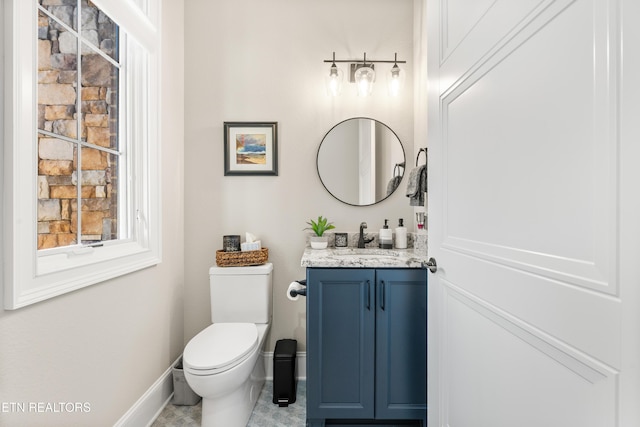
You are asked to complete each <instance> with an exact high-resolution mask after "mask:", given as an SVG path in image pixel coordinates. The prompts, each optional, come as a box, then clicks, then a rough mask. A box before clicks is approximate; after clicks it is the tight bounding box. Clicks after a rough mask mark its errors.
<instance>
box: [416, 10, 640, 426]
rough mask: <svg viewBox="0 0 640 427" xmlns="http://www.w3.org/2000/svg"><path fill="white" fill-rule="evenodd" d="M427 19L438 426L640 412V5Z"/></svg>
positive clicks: (606, 419)
mask: <svg viewBox="0 0 640 427" xmlns="http://www.w3.org/2000/svg"><path fill="white" fill-rule="evenodd" d="M426 17H427V37H428V49H427V50H428V86H429V91H428V95H429V110H428V125H429V133H428V135H429V137H428V146H429V255H430V256H432V257H434V258H435V259H436V261H437V264H438V267H439V269H438V271H437V272H436V273H435V274H430V276H429V284H430V286H429V304H430V305H429V325H428V326H429V405H428V408H429V409H428V415H429V426H430V427H440V426H448V427H555V426H557V427H591V426H593V427H595V426H598V427H614V426H618V427H638V426H640V415H639V412H640V378H639V376H640V371H639V366H640V267H639V266H640V227H639V225H638V224H640V202H639V200H640V130H639V126H640V108H639V105H640V84H639V82H640V59H639V58H640V31H639V28H640V1H638V0H555V1H554V0H433V1H432V0H427V12H426ZM623 42H624V55H623Z"/></svg>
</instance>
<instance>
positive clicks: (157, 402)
mask: <svg viewBox="0 0 640 427" xmlns="http://www.w3.org/2000/svg"><path fill="white" fill-rule="evenodd" d="M180 357H182V355H180ZM180 357H179V358H178V359H176V360H175V361H174V362H173V363H172V364H171V366H169V368H168V369H167V370H166V371H164V373H163V374H162V375H161V376H160V378H158V379H157V380H156V382H155V383H153V385H152V386H151V387H149V389H148V390H147V391H146V392H145V393H144V394H143V395H142V396H141V397H140V399H138V401H137V402H136V403H134V405H133V406H132V407H131V408H130V409H129V410H128V411H127V413H126V414H124V415H123V416H122V418H120V419H119V420H118V422H116V423H115V425H114V427H139V426H150V425H151V424H152V423H153V422H154V421H155V419H156V418H158V415H160V413H161V412H162V409H163V408H164V407H165V406H166V405H167V403H169V400H170V399H171V398H172V397H173V367H174V366H175V365H176V364H177V363H178V361H179V360H180Z"/></svg>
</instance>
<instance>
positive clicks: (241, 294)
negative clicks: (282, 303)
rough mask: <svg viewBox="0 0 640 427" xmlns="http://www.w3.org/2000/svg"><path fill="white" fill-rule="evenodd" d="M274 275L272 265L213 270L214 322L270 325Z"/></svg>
mask: <svg viewBox="0 0 640 427" xmlns="http://www.w3.org/2000/svg"><path fill="white" fill-rule="evenodd" d="M272 272H273V265H272V264H271V263H266V264H263V265H257V266H250V267H217V266H216V267H211V268H210V269H209V286H210V289H211V321H212V322H213V323H226V322H237V323H244V322H246V323H269V322H270V321H271V299H272V296H271V295H272V292H271V291H272V286H273V284H272Z"/></svg>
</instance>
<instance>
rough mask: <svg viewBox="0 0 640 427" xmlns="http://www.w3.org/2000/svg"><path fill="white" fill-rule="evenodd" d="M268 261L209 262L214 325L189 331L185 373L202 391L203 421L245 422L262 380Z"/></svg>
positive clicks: (234, 426) (206, 426) (219, 426)
mask: <svg viewBox="0 0 640 427" xmlns="http://www.w3.org/2000/svg"><path fill="white" fill-rule="evenodd" d="M272 271H273V265H272V264H271V263H267V264H263V265H259V266H252V267H211V269H210V270H209V286H210V289H211V320H212V322H213V324H212V325H210V326H208V327H207V328H206V329H205V330H203V331H202V332H200V333H199V334H198V335H196V336H195V337H193V338H192V339H191V341H189V343H188V344H187V346H186V347H185V349H184V354H183V357H182V362H183V368H184V375H185V378H186V380H187V383H189V386H191V388H192V389H193V391H194V392H196V393H197V394H199V395H200V396H202V426H203V427H245V426H246V425H247V421H249V418H250V417H251V411H252V410H253V406H254V405H255V403H256V400H257V399H258V395H259V394H260V391H261V389H262V386H263V385H264V380H265V369H264V363H263V361H262V358H261V357H259V356H260V351H262V350H263V349H264V344H265V337H266V335H267V332H268V331H269V326H270V323H271V298H272V294H271V290H272Z"/></svg>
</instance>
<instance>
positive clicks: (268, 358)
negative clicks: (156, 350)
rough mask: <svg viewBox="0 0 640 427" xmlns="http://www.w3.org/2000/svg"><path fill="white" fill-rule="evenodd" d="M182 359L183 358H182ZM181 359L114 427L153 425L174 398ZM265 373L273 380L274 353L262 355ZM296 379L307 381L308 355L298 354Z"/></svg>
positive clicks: (172, 365) (170, 367) (300, 352)
mask: <svg viewBox="0 0 640 427" xmlns="http://www.w3.org/2000/svg"><path fill="white" fill-rule="evenodd" d="M181 357H182V356H181ZM179 360H180V358H178V359H176V360H175V361H174V362H173V363H172V364H171V366H169V368H168V369H167V370H166V371H164V373H163V374H162V375H161V376H160V378H158V379H157V380H156V382H155V383H153V385H152V386H151V387H149V389H148V390H147V391H146V392H145V393H144V394H143V395H142V396H141V397H140V399H138V401H137V402H136V403H134V405H133V406H132V407H131V408H130V409H129V410H128V411H127V413H126V414H124V415H123V416H122V418H120V419H119V420H118V421H117V422H116V423H115V425H114V427H139V426H147V427H148V426H150V425H151V424H153V422H154V421H155V419H156V418H158V415H160V413H161V412H162V409H164V407H165V406H166V405H167V403H169V401H170V400H171V398H172V397H173V370H172V369H173V367H174V366H175V365H176V364H177V363H178V361H179ZM262 362H263V363H264V368H265V373H266V377H267V379H268V380H273V352H272V351H270V352H264V353H262ZM296 378H297V379H298V380H306V379H307V353H306V352H304V351H298V352H296Z"/></svg>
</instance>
